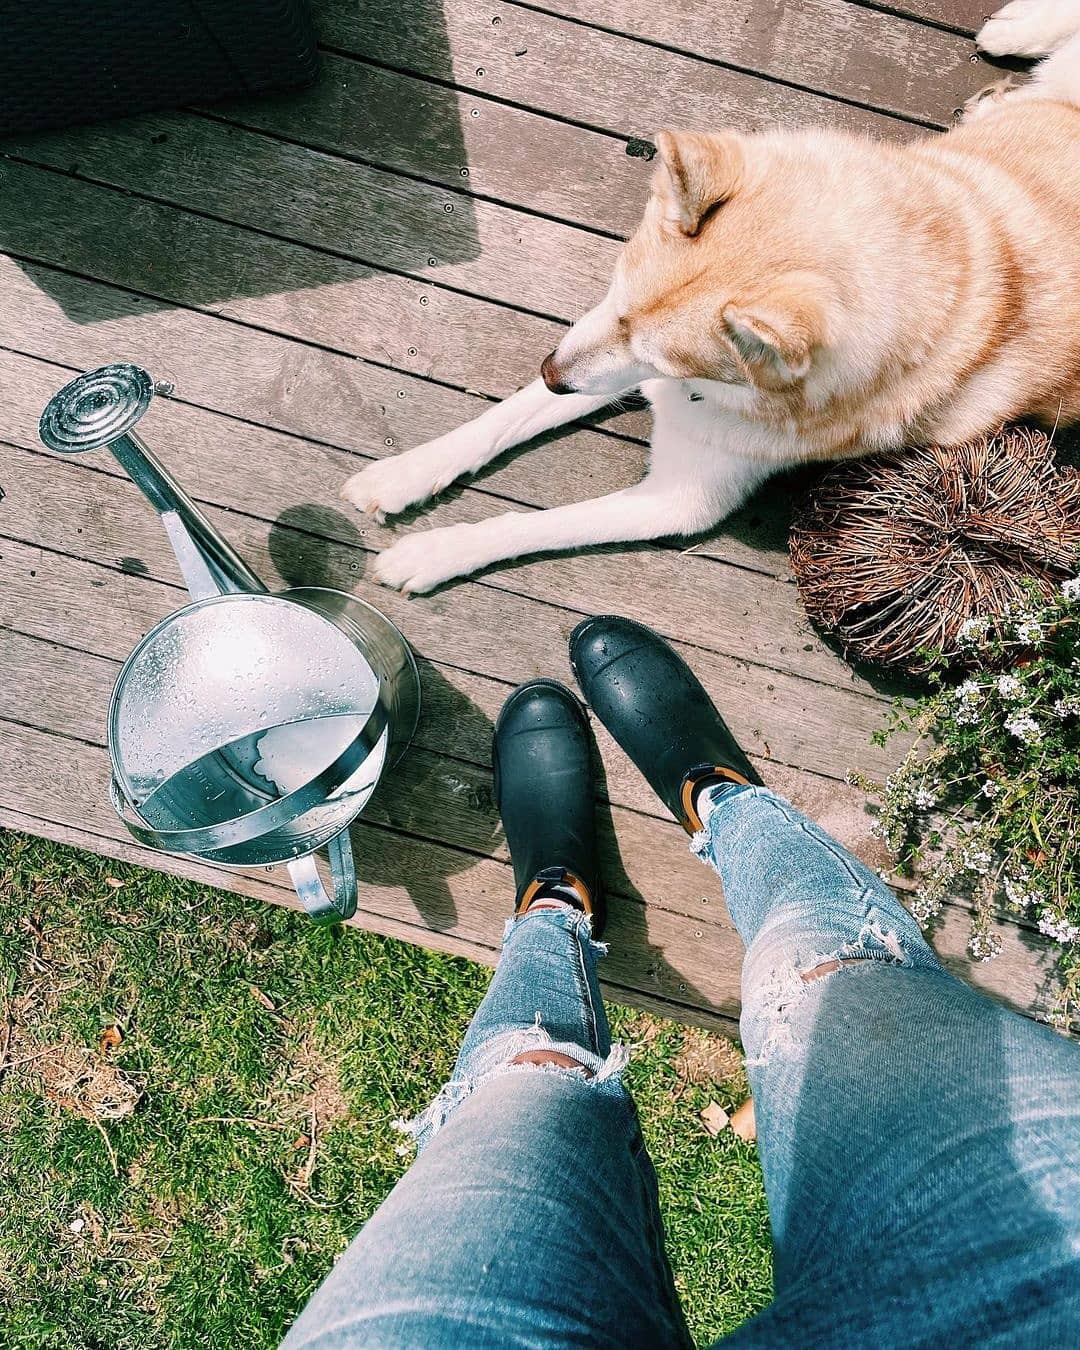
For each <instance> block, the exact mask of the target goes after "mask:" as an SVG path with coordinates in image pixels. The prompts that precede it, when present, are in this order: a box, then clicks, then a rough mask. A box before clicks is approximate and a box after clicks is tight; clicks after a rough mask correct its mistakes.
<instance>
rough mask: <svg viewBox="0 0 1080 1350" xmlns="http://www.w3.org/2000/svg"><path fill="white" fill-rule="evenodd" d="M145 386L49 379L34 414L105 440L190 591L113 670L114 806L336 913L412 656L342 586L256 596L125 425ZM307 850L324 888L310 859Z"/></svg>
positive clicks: (411, 701) (148, 392)
mask: <svg viewBox="0 0 1080 1350" xmlns="http://www.w3.org/2000/svg"><path fill="white" fill-rule="evenodd" d="M153 392H154V385H153V381H152V380H151V378H150V376H149V375H148V374H147V372H146V371H145V370H142V369H141V368H140V367H139V366H131V365H111V366H103V367H102V368H101V369H100V370H94V371H90V372H89V373H88V374H86V375H82V376H80V378H79V379H77V380H73V381H72V383H71V384H68V385H66V386H65V387H64V388H63V389H61V390H60V392H59V393H58V394H57V395H56V396H55V397H54V398H53V399H52V400H51V401H50V402H49V405H48V407H47V408H46V409H45V411H44V413H43V414H42V417H41V425H40V434H41V439H42V441H43V442H44V443H45V444H46V445H47V446H48V447H49V449H50V450H56V451H59V452H60V453H61V454H74V453H79V452H81V451H84V450H96V449H99V448H101V447H103V446H107V447H108V448H109V449H110V450H111V451H112V453H113V455H114V456H115V457H116V459H117V460H118V461H119V462H120V464H121V465H122V467H123V468H124V469H125V471H126V472H127V473H128V475H129V476H130V477H131V479H132V480H133V482H134V483H135V484H136V486H137V487H138V488H139V489H140V491H141V492H142V494H143V496H144V497H146V499H147V501H149V502H150V504H151V506H153V508H154V510H155V511H157V513H158V515H159V516H160V517H161V523H162V525H163V526H164V527H165V533H166V534H167V535H168V538H169V543H170V544H171V545H172V549H173V552H174V553H175V554H176V558H177V561H178V562H179V564H180V570H181V572H182V573H183V576H184V581H185V582H186V583H187V588H188V590H189V592H190V593H191V598H192V603H191V604H189V605H186V606H185V607H184V608H183V609H179V610H177V611H176V612H175V613H174V614H170V615H169V617H168V618H166V619H163V620H162V622H161V623H159V624H158V625H157V627H156V628H154V629H152V630H151V632H149V633H147V634H146V636H145V637H144V638H143V639H142V641H141V642H140V643H139V644H138V646H137V647H136V648H135V650H134V651H133V652H132V653H131V655H130V656H129V657H128V659H127V661H126V662H125V664H124V667H123V669H122V670H121V671H120V675H119V678H118V679H117V681H116V688H115V689H114V691H113V696H112V702H111V704H110V706H109V719H108V737H109V754H110V757H111V759H112V771H113V781H112V798H113V805H114V806H115V807H116V810H117V813H118V814H119V816H120V818H121V820H123V822H124V824H125V825H126V826H127V828H128V829H129V830H130V832H131V833H132V834H133V835H134V836H135V838H136V839H138V840H139V842H140V843H143V844H147V845H149V846H150V847H151V848H155V849H161V850H163V851H165V852H168V853H181V854H186V855H187V856H189V857H193V858H199V859H202V860H204V861H206V862H211V863H218V864H224V865H226V866H232V867H252V866H260V865H261V866H272V865H274V864H276V863H286V864H287V865H288V869H289V875H290V877H291V878H292V882H293V885H294V886H295V887H296V893H297V895H298V896H299V897H300V900H301V901H302V902H303V905H304V908H305V909H306V910H307V911H308V913H309V914H310V915H311V916H312V918H313V919H316V920H317V921H320V922H335V921H336V920H339V919H347V918H348V917H349V916H350V915H351V914H352V913H353V912H354V911H355V909H356V871H355V867H354V864H353V855H352V849H351V846H350V844H349V836H348V826H349V823H350V822H351V821H352V820H353V818H354V817H355V816H356V815H357V814H358V813H359V812H360V811H362V810H363V808H364V806H365V805H366V803H367V801H368V798H369V797H370V796H371V794H372V792H373V791H374V789H375V785H376V783H378V781H379V778H380V777H381V776H382V774H383V773H384V772H385V770H386V769H387V768H388V767H389V766H390V765H392V764H393V763H394V762H395V761H396V760H397V759H398V758H399V757H400V756H401V754H402V753H403V751H404V750H405V747H406V746H407V745H408V743H409V741H410V740H411V739H412V735H413V732H414V731H415V729H416V722H417V718H418V716H419V712H420V681H419V679H418V677H417V672H416V662H415V661H414V659H413V655H412V652H411V651H410V649H409V646H408V643H406V641H405V639H404V638H403V637H402V635H401V633H400V632H399V631H398V630H397V628H395V627H394V625H393V624H392V623H391V622H390V620H389V619H387V618H386V617H385V615H383V614H380V613H379V611H378V610H376V609H373V608H372V607H371V605H367V604H365V603H364V602H363V601H362V600H357V599H356V598H355V596H351V595H346V594H345V593H344V592H342V591H335V590H329V589H326V588H323V587H318V586H302V587H297V588H294V589H290V590H286V591H280V592H277V593H276V594H271V593H270V592H269V591H268V590H267V588H266V587H265V586H264V585H263V583H262V582H261V581H260V580H259V578H258V577H257V576H256V575H255V573H254V572H252V570H251V568H250V567H248V566H247V564H246V563H245V562H244V561H243V559H242V558H240V557H239V555H238V554H236V553H235V552H234V551H233V549H232V548H231V547H230V546H229V544H228V543H227V542H226V541H225V540H224V539H223V538H222V537H221V535H219V534H218V533H217V531H216V530H215V529H214V528H213V526H212V525H211V524H210V522H209V521H208V520H207V519H206V517H205V516H204V515H203V514H202V512H200V511H199V509H198V508H197V507H196V506H195V504H194V503H193V502H192V501H191V499H190V498H189V497H188V496H187V495H186V494H185V493H184V491H183V490H182V489H181V488H180V487H179V485H178V484H177V483H176V482H175V480H174V479H173V478H172V476H171V475H170V474H169V473H168V471H167V470H166V469H165V468H164V466H163V465H162V464H161V462H160V461H159V460H158V459H157V458H156V457H155V456H154V455H153V454H152V453H151V452H150V450H149V449H148V448H147V447H146V445H145V444H144V443H143V442H142V441H141V440H140V439H139V437H138V436H137V435H136V434H135V432H134V430H133V428H134V426H135V424H136V423H137V422H138V421H139V419H140V418H141V417H142V415H143V414H144V413H145V412H146V410H147V408H148V407H149V405H150V400H151V397H152V395H153ZM324 845H326V846H328V851H329V855H330V874H331V883H332V884H331V887H330V890H329V891H328V890H327V889H326V887H325V886H324V885H323V882H322V880H321V879H320V877H319V874H318V872H317V871H316V868H315V858H314V856H313V855H314V853H315V850H317V849H319V848H322V847H323V846H324Z"/></svg>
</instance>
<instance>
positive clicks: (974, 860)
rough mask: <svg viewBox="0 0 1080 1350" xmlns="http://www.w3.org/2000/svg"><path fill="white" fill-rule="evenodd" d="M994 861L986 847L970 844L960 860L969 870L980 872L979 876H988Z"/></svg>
mask: <svg viewBox="0 0 1080 1350" xmlns="http://www.w3.org/2000/svg"><path fill="white" fill-rule="evenodd" d="M993 861H994V859H993V856H992V855H991V854H990V853H988V852H987V850H986V849H984V848H975V847H974V846H969V847H968V848H966V849H964V852H963V854H962V855H961V858H960V862H961V864H962V865H963V866H964V867H966V868H967V870H968V871H969V872H978V874H979V876H981V877H984V876H986V874H987V872H989V871H990V864H991V863H992V862H993Z"/></svg>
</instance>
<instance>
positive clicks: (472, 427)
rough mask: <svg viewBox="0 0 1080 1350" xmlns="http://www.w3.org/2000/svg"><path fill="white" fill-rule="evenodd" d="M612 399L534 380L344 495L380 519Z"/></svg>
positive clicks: (385, 462) (381, 465) (384, 463)
mask: <svg viewBox="0 0 1080 1350" xmlns="http://www.w3.org/2000/svg"><path fill="white" fill-rule="evenodd" d="M614 397H615V396H614V395H612V394H604V395H601V396H589V395H585V394H553V393H552V392H551V391H550V390H549V389H548V388H547V386H546V385H545V384H544V381H543V380H533V382H532V384H527V385H526V386H525V388H524V389H519V390H518V391H517V393H516V394H511V395H510V397H509V398H507V399H503V401H502V402H501V403H496V404H495V406H494V407H492V408H489V409H488V410H487V412H485V413H481V414H480V416H479V417H475V418H473V420H472V421H471V422H466V423H465V425H464V426H461V427H458V428H457V429H456V430H454V431H451V432H449V433H448V434H447V435H445V436H440V437H438V439H437V440H434V441H428V442H427V443H426V444H425V445H418V446H417V447H416V449H415V450H407V451H406V452H405V453H404V454H402V455H394V456H393V457H392V458H390V459H381V460H377V461H376V462H375V463H374V464H369V465H368V467H367V468H366V469H361V471H360V472H359V473H358V474H355V475H354V476H353V477H352V478H350V479H349V481H348V482H347V483H346V484H345V486H344V487H343V488H342V490H341V495H342V496H343V497H344V498H345V499H346V501H349V502H352V504H353V505H354V506H356V507H358V508H359V509H360V510H361V511H366V512H368V513H369V514H371V515H377V516H378V517H379V518H380V519H382V518H383V517H384V516H388V515H395V514H396V513H397V512H399V511H404V510H405V508H406V507H407V506H414V505H415V504H416V503H417V502H424V501H427V499H428V498H429V497H434V496H436V495H437V494H438V493H440V492H442V490H443V488H445V487H449V485H450V484H451V483H452V482H454V480H455V479H457V478H460V477H461V476H462V475H463V474H467V473H476V472H477V470H478V469H482V468H483V467H484V465H485V464H488V463H490V461H491V460H493V459H494V458H495V457H496V455H500V454H502V452H503V451H504V450H509V449H510V447H511V446H513V445H520V444H521V443H522V442H523V441H528V440H531V439H532V437H533V436H539V435H540V433H541V432H542V431H550V430H551V428H552V427H559V426H563V425H564V424H565V423H567V422H576V421H577V419H578V418H579V417H587V416H588V415H589V414H590V413H594V412H596V411H597V410H598V409H599V408H603V407H604V406H605V405H606V404H608V403H610V402H612V400H613V398H614Z"/></svg>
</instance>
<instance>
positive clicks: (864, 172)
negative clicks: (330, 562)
mask: <svg viewBox="0 0 1080 1350" xmlns="http://www.w3.org/2000/svg"><path fill="white" fill-rule="evenodd" d="M979 42H980V45H981V46H982V47H983V48H984V49H985V50H987V51H988V52H991V53H993V54H996V55H1005V54H1016V55H1027V56H1046V57H1047V59H1046V60H1044V61H1042V62H1041V63H1040V64H1039V66H1038V67H1037V68H1036V70H1035V72H1034V75H1033V77H1032V79H1031V80H1030V81H1029V82H1028V83H1027V84H1025V85H1022V86H1021V87H1019V88H1015V89H1008V90H999V91H997V92H996V93H993V94H991V95H990V96H988V97H986V98H984V99H982V100H980V101H978V102H977V103H975V104H974V105H973V106H972V108H971V109H970V110H969V111H968V113H967V114H966V115H965V118H964V120H963V122H962V124H961V125H959V126H958V127H956V128H955V129H954V130H952V131H950V132H949V133H948V134H946V135H944V136H928V137H927V138H926V139H925V140H921V141H917V142H914V143H910V144H905V145H894V146H893V145H882V144H877V143H872V142H870V141H866V140H861V139H859V138H857V137H854V136H851V135H847V134H842V133H839V132H830V131H819V130H813V131H803V132H786V131H771V132H763V133H759V134H755V135H740V134H738V133H735V132H727V131H722V132H716V133H709V134H704V133H699V132H674V131H668V132H661V133H660V134H659V135H658V137H657V150H658V163H657V169H656V171H655V174H654V177H653V181H652V192H651V196H650V198H649V201H648V204H647V206H646V208H645V215H644V219H643V220H642V222H641V224H640V226H639V227H638V229H637V231H636V233H635V234H634V235H633V237H632V238H631V239H630V240H629V242H628V243H627V244H626V245H625V247H624V249H623V251H622V253H621V255H620V257H619V259H618V263H617V265H616V268H615V274H614V277H613V279H612V282H611V288H610V290H609V291H608V293H607V295H606V296H605V297H604V299H603V300H602V301H601V302H600V304H599V305H597V306H596V308H595V309H593V310H591V311H590V312H589V313H588V314H586V315H585V316H584V317H583V318H582V319H580V320H579V321H578V322H577V323H576V324H575V325H574V326H573V327H572V328H571V329H570V330H569V331H568V332H567V334H566V336H565V337H564V338H563V340H562V341H561V342H560V343H559V345H558V347H557V348H556V349H555V351H553V352H552V353H551V354H550V356H548V357H547V358H546V359H545V360H544V362H543V365H542V368H541V370H542V378H541V379H539V380H536V381H534V382H533V383H532V384H530V385H528V386H526V387H525V388H524V389H521V390H519V391H518V392H517V393H516V394H514V395H512V396H511V397H510V398H508V399H506V400H505V401H504V402H502V403H500V404H497V405H496V406H494V407H493V408H491V409H490V410H489V411H488V412H485V413H484V414H483V415H482V416H481V417H478V418H476V419H475V421H472V422H470V423H468V424H467V425H465V426H463V427H460V428H458V429H457V430H455V431H452V432H450V433H449V434H448V435H446V436H441V437H439V438H438V439H437V440H434V441H431V442H429V443H428V444H427V445H422V446H419V447H418V448H416V449H414V450H410V451H408V452H407V453H405V454H402V455H398V456H396V457H394V458H390V459H384V460H381V461H380V462H378V463H375V464H372V465H370V466H369V467H368V468H366V469H364V470H363V471H362V472H361V473H359V474H357V475H356V476H355V477H354V478H352V479H350V480H349V482H348V483H347V484H346V485H345V488H344V491H343V495H344V496H345V497H346V498H347V500H349V501H350V502H352V503H353V504H354V505H355V506H357V507H358V508H359V509H360V510H362V511H367V512H371V513H375V514H378V515H379V516H385V515H392V514H394V513H395V512H399V511H402V510H404V509H405V508H406V507H408V506H411V505H414V504H415V503H417V502H422V501H425V500H426V499H428V498H429V497H432V496H434V495H435V494H437V493H438V492H440V491H441V490H442V489H443V488H445V487H446V486H447V485H448V484H450V483H451V482H453V481H454V480H455V479H457V478H459V477H460V476H461V475H463V474H468V473H475V472H476V471H477V470H479V469H480V468H482V467H483V466H484V465H485V464H487V463H489V462H490V461H491V460H492V459H494V458H495V457H496V456H497V455H498V454H500V453H501V452H502V451H504V450H506V449H508V448H509V447H510V446H513V445H517V444H519V443H521V442H522V441H526V440H528V439H529V438H531V437H533V436H536V435H538V434H539V433H540V432H543V431H547V430H549V429H551V428H552V427H557V426H560V425H562V424H565V423H568V422H573V421H576V420H577V419H579V418H582V417H585V416H588V415H589V414H591V413H593V412H595V411H597V410H598V409H600V408H602V407H604V406H605V405H606V404H608V403H610V402H612V401H613V400H615V399H616V398H618V397H619V396H620V395H622V394H625V393H627V392H628V391H630V390H632V389H635V388H638V389H640V390H641V392H642V394H643V395H644V396H645V398H646V399H647V400H648V402H649V403H650V404H651V406H652V410H653V416H654V424H653V435H652V440H651V451H650V465H649V471H648V473H647V475H646V476H645V478H644V479H642V481H641V482H640V483H638V484H636V485H635V486H633V487H628V488H626V489H625V490H624V491H620V492H615V493H612V494H610V495H609V496H606V497H600V498H596V499H594V500H592V501H585V502H577V503H574V504H572V505H566V506H560V507H557V508H555V509H553V510H547V511H530V512H510V513H507V514H505V515H500V516H495V517H493V518H492V519H490V520H486V521H482V522H480V523H479V524H469V525H454V526H450V527H448V528H445V529H437V530H429V531H421V532H418V533H415V534H411V535H407V536H405V537H404V538H402V539H401V540H399V541H398V542H397V543H396V544H394V546H393V547H392V548H389V549H387V550H386V551H385V552H384V553H382V554H380V556H379V558H378V560H377V562H376V568H375V574H376V576H377V577H378V578H379V580H381V581H383V582H384V583H385V584H387V585H389V586H394V587H398V588H400V589H401V590H404V591H408V592H424V591H429V590H431V589H432V588H433V587H435V586H438V585H440V584H442V583H443V582H445V581H448V580H450V579H451V578H452V577H456V576H463V575H467V574H469V573H471V572H475V571H477V570H478V569H480V568H483V567H487V566H489V565H491V564H492V563H496V562H499V561H502V560H505V559H508V558H514V557H518V556H520V555H522V554H527V553H536V552H541V551H546V550H551V549H572V548H580V547H584V546H587V545H590V544H599V543H613V542H622V541H630V540H640V539H654V538H659V537H664V536H670V535H686V534H696V533H699V532H701V531H703V530H707V529H710V528H711V527H713V526H714V525H716V524H717V523H718V522H719V521H721V520H723V519H724V517H725V516H727V515H728V514H729V513H730V512H731V511H733V510H734V509H735V508H736V507H738V506H739V505H740V504H741V503H742V502H743V501H744V500H745V499H746V497H747V496H749V495H750V493H752V492H753V491H754V490H755V489H756V488H757V487H758V486H759V485H760V484H761V483H762V482H763V481H764V480H765V479H767V478H768V477H769V475H770V474H772V473H774V472H775V471H776V470H777V469H780V468H783V467H786V466H790V465H794V464H797V463H803V462H806V461H812V460H833V459H841V458H844V457H847V456H855V455H864V454H868V453H870V452H873V451H878V450H883V449H889V448H895V447H899V446H903V445H909V444H930V443H933V444H941V445H949V444H959V443H961V442H963V441H966V440H968V439H969V438H971V437H974V436H977V435H981V434H983V433H985V432H989V431H993V430H995V429H997V427H999V426H1000V425H1001V424H1002V423H1003V422H1006V421H1009V420H1011V419H1014V418H1017V417H1022V416H1024V417H1034V418H1036V419H1041V420H1042V421H1044V422H1046V423H1048V424H1050V423H1061V424H1064V423H1066V422H1068V421H1070V420H1075V419H1077V418H1080V0H1013V3H1011V4H1008V5H1006V6H1005V7H1004V9H1002V10H1001V11H999V13H998V14H996V15H995V16H994V17H993V18H992V19H990V20H989V21H988V22H987V24H986V26H985V27H984V28H983V30H982V32H981V33H980V35H979Z"/></svg>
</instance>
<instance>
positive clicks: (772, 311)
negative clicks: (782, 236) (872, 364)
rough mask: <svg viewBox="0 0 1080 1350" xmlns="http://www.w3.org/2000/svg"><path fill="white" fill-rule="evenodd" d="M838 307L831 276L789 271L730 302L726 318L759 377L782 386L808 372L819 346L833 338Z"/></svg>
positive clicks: (766, 384)
mask: <svg viewBox="0 0 1080 1350" xmlns="http://www.w3.org/2000/svg"><path fill="white" fill-rule="evenodd" d="M836 307H837V297H836V291H835V289H834V287H833V285H832V283H831V282H830V281H829V280H828V278H827V277H824V276H822V275H820V274H819V273H817V272H785V273H784V274H783V275H781V276H778V277H776V278H775V279H774V280H773V281H771V282H769V283H768V284H767V285H766V286H763V287H762V288H761V289H759V290H756V291H755V292H754V293H753V294H752V295H747V296H746V297H745V298H743V297H738V298H736V299H735V300H733V301H731V302H730V303H729V304H727V305H725V306H724V310H723V322H724V328H725V330H726V332H727V335H728V337H729V338H730V339H731V342H732V345H733V346H734V347H735V350H736V351H737V352H738V353H739V355H740V356H741V357H742V359H743V360H744V361H745V362H746V364H747V365H748V366H749V367H750V371H751V374H752V375H753V377H754V379H755V381H756V382H757V383H758V384H760V385H762V386H763V387H765V388H778V387H780V386H782V385H786V384H793V383H794V382H795V381H796V380H801V379H802V378H803V377H804V376H805V375H806V374H807V373H808V372H809V370H810V363H811V360H812V357H813V354H814V352H815V350H817V349H818V348H821V347H824V346H826V345H828V343H829V341H830V340H831V337H832V334H833V329H834V326H835V319H836Z"/></svg>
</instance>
